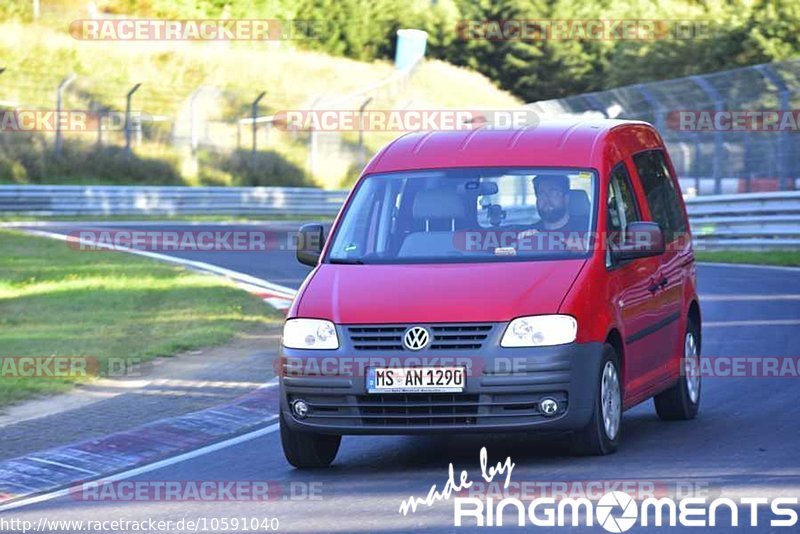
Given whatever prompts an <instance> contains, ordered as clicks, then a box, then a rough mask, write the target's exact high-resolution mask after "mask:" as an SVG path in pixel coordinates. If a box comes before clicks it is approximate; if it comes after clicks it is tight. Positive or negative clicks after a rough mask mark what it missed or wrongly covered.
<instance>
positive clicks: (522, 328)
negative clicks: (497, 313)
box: [500, 315, 578, 347]
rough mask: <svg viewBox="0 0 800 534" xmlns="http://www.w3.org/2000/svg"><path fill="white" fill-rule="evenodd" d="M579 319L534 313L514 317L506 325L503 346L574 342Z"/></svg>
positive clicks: (501, 344) (535, 345) (534, 345)
mask: <svg viewBox="0 0 800 534" xmlns="http://www.w3.org/2000/svg"><path fill="white" fill-rule="evenodd" d="M577 334H578V321H576V320H575V318H574V317H570V316H569V315H533V316H531V317H519V318H517V319H514V320H513V321H511V322H510V323H508V326H507V327H506V332H505V334H503V340H502V341H500V346H501V347H547V346H550V345H563V344H564V343H572V342H573V341H575V337H576V336H577Z"/></svg>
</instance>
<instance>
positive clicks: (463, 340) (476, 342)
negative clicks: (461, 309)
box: [346, 323, 493, 351]
mask: <svg viewBox="0 0 800 534" xmlns="http://www.w3.org/2000/svg"><path fill="white" fill-rule="evenodd" d="M409 326H411V325H408V326H403V325H374V326H348V327H346V329H347V334H348V336H349V337H350V342H351V343H352V344H353V348H354V349H355V350H362V351H391V350H397V351H400V350H406V349H405V347H403V334H404V333H405V331H406V329H407V328H408V327H409ZM414 326H416V325H414ZM420 326H424V327H425V328H427V329H428V330H429V331H430V332H431V336H432V338H433V339H432V340H431V344H430V345H429V346H428V347H427V348H426V349H425V350H479V349H480V348H481V347H483V343H484V342H485V341H486V338H487V337H489V334H490V333H491V332H492V328H493V325H492V324H471V323H470V324H437V325H420Z"/></svg>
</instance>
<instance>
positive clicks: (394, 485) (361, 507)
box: [0, 223, 800, 533]
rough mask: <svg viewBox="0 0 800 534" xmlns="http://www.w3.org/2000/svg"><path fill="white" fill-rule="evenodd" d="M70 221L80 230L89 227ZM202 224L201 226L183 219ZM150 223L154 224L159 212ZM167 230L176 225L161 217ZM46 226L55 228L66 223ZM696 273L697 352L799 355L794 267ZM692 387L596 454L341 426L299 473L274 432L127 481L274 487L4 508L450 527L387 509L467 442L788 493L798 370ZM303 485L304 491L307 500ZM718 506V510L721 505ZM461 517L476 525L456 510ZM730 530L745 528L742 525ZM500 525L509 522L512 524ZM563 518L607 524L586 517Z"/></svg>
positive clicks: (494, 438) (330, 527)
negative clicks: (607, 452)
mask: <svg viewBox="0 0 800 534" xmlns="http://www.w3.org/2000/svg"><path fill="white" fill-rule="evenodd" d="M76 224H77V223H76ZM82 224H83V226H82V227H83V228H85V227H86V226H88V225H87V224H86V223H82ZM206 226H211V225H204V226H193V227H192V229H194V230H198V229H200V228H201V227H203V228H205V227H206ZM297 226H299V223H288V224H287V223H278V224H276V225H270V224H268V223H265V224H264V225H263V226H262V227H260V228H263V229H268V230H269V231H275V232H278V233H282V232H286V231H287V230H288V229H290V228H295V227H297ZM92 227H93V228H96V226H92ZM152 227H156V228H159V229H165V228H166V226H164V225H157V224H153V225H152ZM169 228H170V229H175V228H178V226H176V225H175V224H174V223H173V224H171V225H170V226H169ZM180 228H185V226H183V227H180ZM226 228H227V229H253V228H254V226H251V225H247V226H241V227H239V226H237V225H232V226H231V225H229V226H227V227H226ZM47 229H48V230H49V231H57V232H62V233H66V232H69V231H71V230H74V229H75V226H70V225H62V226H61V227H58V228H54V227H48V228H47ZM286 242H288V240H284V241H283V243H286ZM175 254H176V255H181V256H182V257H185V258H189V259H194V260H201V261H204V262H208V263H212V264H215V265H219V266H223V267H226V268H229V269H233V270H237V271H240V272H245V273H247V274H250V275H253V276H257V277H261V278H264V279H266V280H269V281H271V282H275V283H278V284H282V285H286V286H290V287H295V288H296V287H298V286H299V284H300V283H301V282H302V279H303V278H304V276H305V274H306V273H307V272H308V269H307V268H305V267H303V266H301V265H300V264H298V263H296V262H295V261H294V256H293V253H292V252H291V251H289V250H288V249H287V250H273V251H268V252H258V253H255V252H254V253H244V252H204V253H192V252H182V253H175ZM355 268H357V267H355ZM698 272H699V280H700V293H701V305H702V312H703V323H704V328H703V355H704V356H725V357H765V356H775V357H781V356H783V357H787V356H798V355H800V354H798V353H799V352H800V351H798V341H797V340H798V337H799V336H798V334H800V270H794V271H792V270H789V269H778V268H751V267H737V266H712V265H701V266H700V267H699V268H698ZM702 395H703V398H702V406H701V410H700V415H699V416H698V418H697V419H696V420H694V421H690V422H680V423H664V422H661V421H659V420H658V418H657V417H656V415H655V411H654V408H653V405H652V402H647V403H645V404H643V405H640V406H637V407H636V408H634V409H633V410H630V411H628V412H626V413H625V416H624V422H623V429H622V445H621V448H620V450H619V452H618V453H617V454H615V455H612V456H608V457H601V458H577V457H572V456H570V455H568V453H567V452H566V447H565V441H564V440H563V439H562V438H560V437H557V436H556V437H546V436H538V437H534V436H528V435H511V436H508V435H491V436H489V435H486V436H476V435H472V436H431V437H391V436H390V437H345V438H344V441H343V443H342V448H341V450H340V452H339V456H338V457H337V459H336V462H335V464H334V466H333V467H332V468H330V469H326V470H319V471H297V470H294V469H292V468H291V467H290V466H289V465H288V464H287V463H286V461H285V460H284V458H283V455H282V452H281V445H280V437H279V434H278V433H277V432H271V433H269V434H267V435H264V436H261V437H258V438H255V439H252V440H249V441H245V442H243V443H240V444H238V445H234V446H231V447H227V448H224V449H221V450H218V451H216V452H212V453H209V454H205V455H203V456H198V457H196V458H193V459H189V460H186V461H183V462H180V463H176V464H174V465H171V466H169V467H165V468H162V469H158V470H155V471H151V472H149V473H146V474H143V475H140V476H138V477H135V478H134V480H136V479H138V480H153V481H156V480H157V481H173V480H183V481H193V480H194V481H197V480H226V481H227V480H240V481H253V480H261V481H263V480H267V481H271V483H272V484H273V485H274V487H275V488H277V490H276V494H275V500H274V501H272V502H266V503H265V502H246V501H244V502H243V501H237V502H118V501H116V502H88V501H81V500H76V499H75V498H72V497H62V498H58V499H53V500H50V501H47V502H42V503H39V504H33V505H30V506H27V507H24V508H20V509H16V510H13V511H12V512H10V514H11V515H13V517H15V518H21V519H27V520H30V521H33V522H34V523H35V522H37V521H38V520H39V519H40V518H41V517H43V516H44V517H47V518H50V519H56V518H58V519H60V520H69V519H83V520H88V519H92V520H102V519H109V520H112V519H131V520H143V519H146V518H153V519H155V520H172V521H173V522H175V521H178V520H180V519H198V518H214V517H216V518H221V517H228V518H232V517H238V518H243V519H244V518H277V519H278V520H279V522H280V528H279V530H280V531H290V532H365V533H366V532H376V531H384V532H409V531H412V530H413V531H422V532H442V531H456V532H463V531H471V530H482V529H473V528H454V526H453V504H452V503H451V502H447V501H445V502H437V503H434V504H433V505H432V506H431V507H430V508H428V507H427V506H422V507H420V508H419V509H418V510H417V512H416V513H412V514H409V515H408V516H403V515H401V514H399V513H398V509H399V507H400V503H401V501H403V500H404V499H406V498H408V497H409V496H412V495H413V496H417V497H425V496H426V494H427V493H428V490H429V489H430V487H431V485H432V484H436V485H437V486H438V487H439V488H441V487H442V485H443V484H444V483H445V482H446V480H447V474H448V470H447V469H448V464H449V463H450V462H453V463H454V466H455V469H456V473H458V472H459V471H460V470H461V469H467V470H468V471H469V473H470V479H471V480H473V481H479V480H480V464H479V451H480V449H481V447H484V446H485V447H486V448H487V450H488V454H489V461H490V464H492V465H493V464H494V463H495V462H498V461H502V460H504V459H505V458H506V456H510V457H511V459H512V460H513V461H514V462H515V464H516V465H515V467H514V470H513V474H512V477H511V478H512V481H513V482H523V481H531V482H533V481H537V482H544V483H550V482H566V483H570V484H572V483H573V482H575V481H577V482H583V483H585V482H589V481H620V480H623V479H624V480H626V481H629V482H633V483H635V484H639V485H642V486H641V487H651V488H652V487H655V488H656V490H657V491H658V490H659V489H663V490H664V491H666V492H667V493H670V494H673V493H675V492H676V491H677V492H683V493H687V492H689V493H692V494H693V495H695V496H708V497H711V498H713V497H716V496H719V495H725V496H731V497H732V498H736V497H767V498H770V499H772V498H776V497H798V496H800V418H799V417H798V411H799V409H798V406H800V377H798V376H785V377H781V378H762V377H749V376H741V377H736V378H732V377H712V378H704V381H703V394H702ZM501 478H502V477H498V480H499V479H501ZM648 484H649V485H650V486H648ZM637 487H638V486H637ZM309 492H310V493H313V495H312V496H311V497H310V498H309V497H308V496H307V495H308V493H309ZM291 493H294V497H291ZM601 493H602V492H601ZM535 496H538V495H535ZM532 497H533V496H532ZM520 498H521V499H522V500H523V501H524V500H525V499H524V498H523V497H520ZM764 513H765V514H766V515H762V517H760V521H759V526H758V527H757V528H754V529H752V531H757V532H792V531H794V532H797V529H800V527H798V526H795V527H792V528H783V529H781V528H774V527H770V526H769V517H770V515H769V514H768V510H766V511H765V512H764ZM2 516H7V517H8V516H9V514H2V515H0V517H2ZM748 516H749V512H747V513H746V514H743V516H740V522H742V523H744V524H747V521H748V519H749V517H748ZM515 517H516V516H513V517H512V515H511V514H510V513H507V514H506V520H507V521H508V523H507V524H506V525H508V524H512V525H513V524H514V523H513V520H514V519H515ZM719 517H720V518H725V517H728V516H727V515H726V514H725V513H721V514H720V516H719ZM466 525H467V527H469V526H472V525H474V523H470V522H469V521H468V522H467V523H466ZM526 528H527V529H530V530H537V531H541V532H560V531H569V530H571V529H570V528H569V527H561V528H557V527H556V528H552V529H546V528H538V529H537V528H536V527H533V526H531V525H530V524H528V526H527V527H526ZM740 529H742V530H746V531H748V532H750V531H751V529H750V528H749V527H740ZM492 530H493V531H494V530H496V529H492ZM503 530H505V528H504V529H503ZM508 530H518V528H517V527H516V525H514V526H512V527H509V528H508ZM572 530H576V531H581V532H582V531H593V532H605V530H603V529H602V528H601V527H599V526H597V525H596V524H595V526H594V527H591V528H585V527H578V528H574V529H572ZM651 530H652V531H654V532H657V531H662V530H663V531H670V532H671V531H673V530H679V531H682V530H686V531H697V530H698V529H697V528H690V527H683V528H680V527H679V528H678V529H671V528H664V527H662V528H659V527H648V528H645V527H640V526H635V527H633V529H632V530H631V532H641V531H651ZM711 530H712V531H715V532H722V533H727V532H732V531H738V529H735V528H732V527H731V526H730V521H729V520H722V519H720V525H719V526H717V527H716V528H712V529H711Z"/></svg>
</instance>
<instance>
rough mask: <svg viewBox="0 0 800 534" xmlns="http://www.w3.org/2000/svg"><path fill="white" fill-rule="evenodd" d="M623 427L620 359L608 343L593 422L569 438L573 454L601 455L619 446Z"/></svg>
mask: <svg viewBox="0 0 800 534" xmlns="http://www.w3.org/2000/svg"><path fill="white" fill-rule="evenodd" d="M621 426H622V388H621V386H620V375H619V358H618V357H617V351H616V350H614V347H612V346H611V345H609V344H606V345H604V346H603V361H602V363H601V364H600V376H599V377H598V387H597V396H596V398H595V403H594V412H593V413H592V419H591V420H590V421H589V424H588V425H586V427H585V428H583V429H582V430H580V431H578V432H576V433H575V434H573V436H572V447H573V450H574V452H575V453H576V454H580V455H585V456H602V455H605V454H611V453H613V452H615V451H616V450H617V447H619V435H620V430H621Z"/></svg>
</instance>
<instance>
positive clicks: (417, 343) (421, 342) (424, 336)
mask: <svg viewBox="0 0 800 534" xmlns="http://www.w3.org/2000/svg"><path fill="white" fill-rule="evenodd" d="M430 340H431V335H430V334H429V333H428V331H427V330H426V329H424V328H422V327H421V326H414V327H412V328H409V329H408V330H406V333H405V335H404V336H403V345H405V346H406V348H407V349H408V350H420V349H424V348H425V347H426V346H427V345H428V343H429V342H430Z"/></svg>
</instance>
